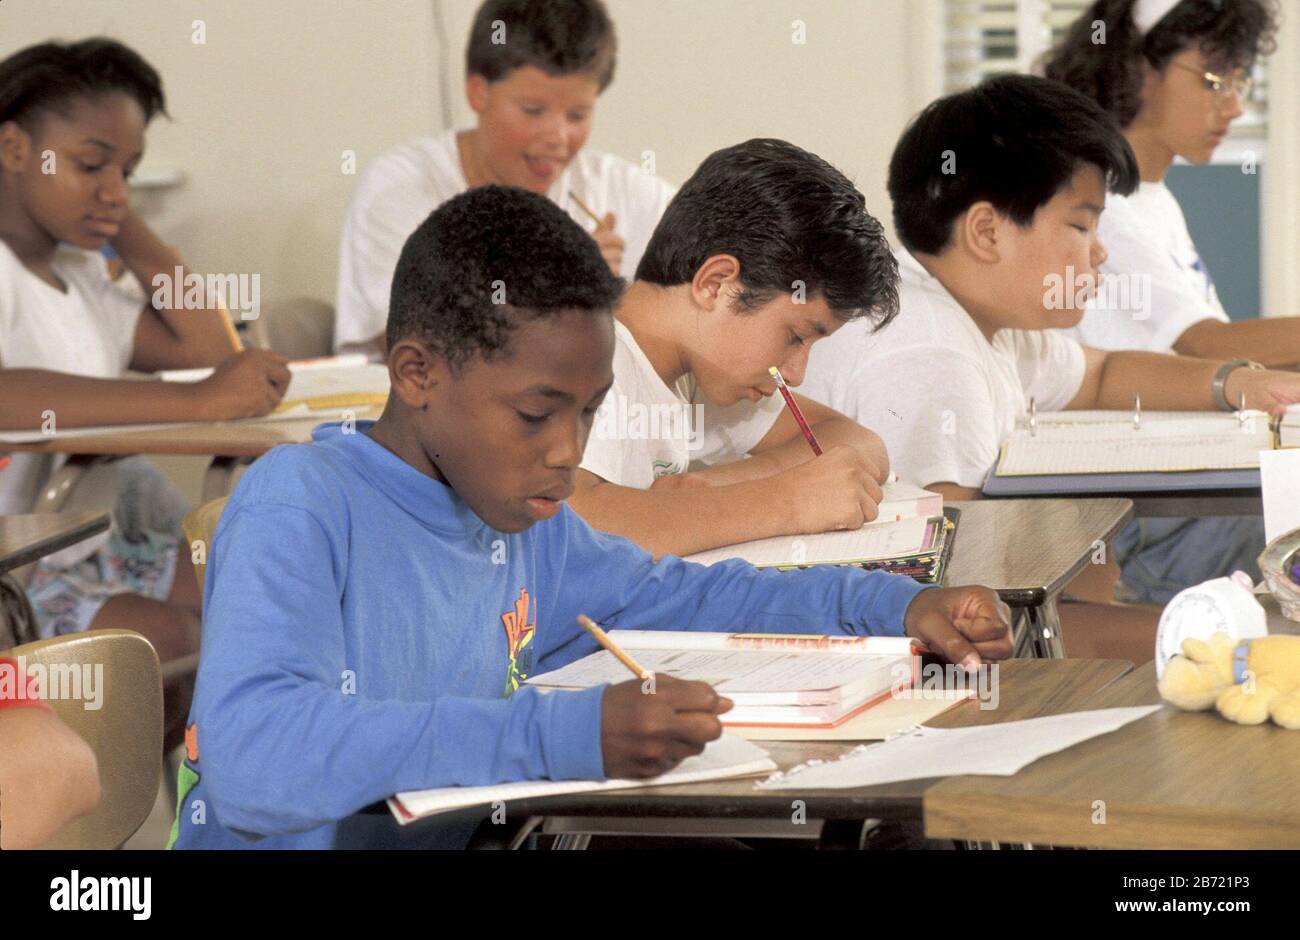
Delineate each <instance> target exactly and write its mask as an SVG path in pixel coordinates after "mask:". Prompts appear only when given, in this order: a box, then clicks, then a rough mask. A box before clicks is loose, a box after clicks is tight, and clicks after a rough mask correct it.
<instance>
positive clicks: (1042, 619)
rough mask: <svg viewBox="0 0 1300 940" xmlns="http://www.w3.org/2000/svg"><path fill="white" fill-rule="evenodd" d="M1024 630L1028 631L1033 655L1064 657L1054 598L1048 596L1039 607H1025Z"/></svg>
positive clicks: (1043, 657)
mask: <svg viewBox="0 0 1300 940" xmlns="http://www.w3.org/2000/svg"><path fill="white" fill-rule="evenodd" d="M1025 613H1026V615H1027V618H1026V619H1027V623H1026V624H1025V628H1026V630H1027V631H1028V632H1029V634H1030V636H1029V642H1030V643H1031V645H1032V647H1033V650H1034V656H1035V657H1036V658H1038V659H1064V658H1065V646H1064V644H1063V643H1062V642H1061V620H1060V618H1059V617H1058V616H1057V613H1056V598H1054V597H1049V598H1048V599H1047V600H1046V601H1045V602H1044V603H1043V604H1042V605H1041V606H1039V607H1029V608H1026V610H1025Z"/></svg>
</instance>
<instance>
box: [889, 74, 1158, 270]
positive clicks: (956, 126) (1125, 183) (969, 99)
mask: <svg viewBox="0 0 1300 940" xmlns="http://www.w3.org/2000/svg"><path fill="white" fill-rule="evenodd" d="M1084 166H1095V167H1096V168H1097V169H1098V170H1100V171H1101V174H1102V176H1103V177H1104V178H1105V180H1106V188H1107V189H1108V190H1110V191H1111V192H1114V193H1119V194H1121V195H1128V194H1129V193H1131V192H1133V190H1135V189H1136V188H1137V186H1138V183H1139V181H1140V176H1139V172H1138V164H1137V158H1136V157H1135V156H1134V155H1133V150H1132V148H1130V147H1129V145H1128V141H1126V140H1125V139H1124V134H1123V132H1122V131H1121V130H1120V127H1119V124H1118V123H1117V122H1116V121H1115V119H1114V118H1113V117H1111V115H1109V114H1107V113H1106V112H1105V111H1103V110H1102V109H1101V106H1100V105H1098V104H1097V103H1096V102H1095V101H1093V100H1092V99H1091V98H1089V97H1087V96H1086V95H1083V94H1080V93H1079V92H1077V91H1075V90H1074V89H1073V88H1069V87H1067V86H1066V85H1062V84H1061V83H1059V82H1054V81H1051V80H1049V79H1046V78H1036V77H1034V76H1032V75H1000V76H998V77H996V78H990V79H986V80H985V81H983V82H981V83H980V84H979V85H977V86H975V87H974V88H971V89H968V90H967V91H962V92H958V93H956V94H952V95H948V96H946V97H943V98H940V99H938V100H937V101H934V102H931V103H930V105H929V106H928V107H926V108H925V110H924V111H922V112H921V113H920V114H919V115H918V116H917V117H916V118H915V119H913V121H912V123H911V124H910V125H908V128H907V130H905V131H904V132H903V136H902V137H901V138H899V141H898V145H897V146H896V147H894V155H893V157H892V158H891V159H890V161H889V195H890V198H891V199H892V200H893V202H894V227H895V228H896V229H897V230H898V237H899V240H900V241H902V243H903V245H904V246H905V247H906V248H907V249H908V250H909V251H920V252H924V253H926V254H932V255H934V254H939V253H940V252H942V251H943V249H944V248H945V247H946V246H947V245H948V242H949V239H950V238H951V235H952V225H953V222H954V220H956V219H957V218H958V216H960V215H961V214H962V213H964V212H965V211H966V210H967V209H969V208H970V207H971V206H972V205H974V204H975V203H977V202H985V201H987V202H989V203H992V205H993V207H994V208H995V209H997V211H998V212H1000V213H1001V214H1002V215H1004V216H1006V217H1007V218H1010V219H1012V220H1013V221H1014V222H1016V224H1018V225H1020V226H1022V227H1027V226H1028V225H1029V224H1030V223H1032V222H1033V220H1034V214H1035V213H1036V212H1037V211H1038V210H1039V208H1040V207H1042V206H1043V205H1045V204H1046V203H1047V202H1049V201H1051V199H1052V197H1053V196H1055V195H1056V194H1057V193H1058V192H1060V191H1061V189H1063V188H1064V187H1065V186H1067V185H1069V183H1070V180H1072V179H1073V178H1074V175H1075V174H1076V173H1077V172H1078V171H1079V169H1080V168H1082V167H1084Z"/></svg>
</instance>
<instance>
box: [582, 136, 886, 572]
mask: <svg viewBox="0 0 1300 940" xmlns="http://www.w3.org/2000/svg"><path fill="white" fill-rule="evenodd" d="M897 280H898V273H897V269H896V267H895V264H894V259H893V257H892V255H891V254H890V252H889V245H888V243H887V242H886V240H885V236H884V233H883V230H882V228H881V225H880V223H879V222H877V221H876V220H875V219H874V218H872V217H871V215H870V214H869V213H868V212H867V210H866V201H865V200H864V199H863V197H862V194H861V193H860V192H858V190H857V189H855V188H854V186H853V184H852V183H851V182H849V180H848V179H847V178H845V177H844V175H843V174H842V173H840V172H839V171H838V170H836V169H835V168H834V167H832V166H831V165H830V164H829V163H827V162H826V161H824V160H822V159H821V158H820V157H817V156H815V155H814V154H811V153H808V152H807V151H805V150H801V149H800V148H799V147H796V146H795V145H794V144H790V143H787V142H785V141H782V140H764V139H758V140H751V141H747V142H745V143H743V144H737V145H736V146H734V147H728V148H727V149H725V150H720V151H718V152H717V153H714V154H712V155H711V156H709V157H708V158H707V159H706V160H705V161H704V162H703V163H702V164H701V165H700V167H699V169H697V170H696V171H695V173H694V174H693V175H692V176H691V178H690V179H689V180H687V181H686V183H685V184H683V186H682V188H681V190H680V191H679V192H678V193H677V195H676V196H675V197H674V198H673V201H672V203H671V204H670V205H669V206H668V209H667V211H666V212H665V213H664V217H663V219H662V220H661V221H660V223H659V227H658V228H657V229H655V233H654V236H653V237H652V238H651V239H650V244H649V245H648V246H647V248H646V252H645V256H644V257H643V258H642V259H641V264H640V266H639V267H638V268H637V272H636V281H635V282H634V283H633V284H632V286H631V287H630V288H629V289H628V291H627V294H626V295H625V296H624V298H623V301H622V303H621V304H620V306H619V309H618V311H617V314H616V320H615V330H616V340H617V345H616V348H615V353H614V376H615V381H614V386H613V388H611V389H610V392H609V394H608V395H607V396H606V398H605V400H604V402H603V403H602V405H601V408H600V411H599V413H598V414H597V416H596V422H595V424H594V426H593V428H592V433H591V437H590V439H589V440H588V442H587V449H586V451H585V453H584V455H583V460H582V469H581V470H580V471H579V473H578V488H577V492H576V493H575V494H574V496H573V499H572V505H573V507H574V509H576V510H577V511H578V512H579V513H580V514H582V515H583V516H584V517H585V518H586V519H587V521H588V522H590V523H591V524H592V525H593V526H595V527H596V528H598V529H603V530H605V531H608V532H614V533H616V534H618V535H622V536H625V537H627V538H630V539H632V540H633V541H634V542H637V543H638V544H640V545H642V546H644V547H645V548H648V549H650V550H651V551H652V552H654V553H656V554H673V555H684V554H689V553H691V552H697V551H702V550H704V549H707V548H714V547H717V546H720V545H730V544H734V543H736V542H742V541H746V540H748V539H757V538H765V537H768V536H774V535H794V534H803V533H813V532H824V531H827V530H830V529H838V528H856V527H858V526H860V525H862V524H863V523H864V522H868V521H870V520H872V519H874V518H875V517H876V512H877V509H876V507H877V504H878V503H879V501H880V498H881V492H880V483H881V482H882V481H883V480H884V479H885V476H886V474H887V473H888V471H889V461H888V458H887V456H886V454H885V450H884V447H883V445H882V444H881V442H880V439H879V438H878V437H877V436H876V435H874V434H872V433H871V432H870V431H868V430H866V429H865V428H862V427H860V426H858V425H857V424H855V423H854V422H853V421H851V420H849V419H848V418H846V417H845V416H843V415H840V414H837V413H835V412H834V411H832V410H831V409H829V408H826V407H824V406H822V405H818V404H816V403H815V402H812V401H809V400H808V399H806V398H803V397H801V396H795V398H796V400H797V401H798V402H799V403H800V406H801V408H802V410H803V412H804V416H805V417H806V419H807V420H808V422H809V423H810V424H811V426H812V429H813V432H814V434H815V435H816V437H817V439H818V442H819V444H820V446H821V447H822V448H824V453H823V455H822V456H821V457H818V458H816V459H813V451H812V449H811V448H810V446H809V444H808V442H807V441H806V440H805V439H804V437H803V435H802V433H801V431H800V429H799V426H798V424H797V423H796V421H795V419H794V418H793V417H792V416H791V415H790V414H789V412H788V411H787V410H786V409H785V407H784V404H783V399H782V397H781V396H780V395H779V394H777V393H776V385H775V381H774V379H773V378H772V376H771V375H770V374H769V372H768V370H769V368H771V367H772V366H776V367H778V368H779V369H780V370H781V373H782V375H783V377H784V378H785V380H786V382H787V383H788V384H790V385H792V386H794V385H798V384H799V383H800V382H801V381H802V380H803V374H804V369H805V368H806V366H807V362H808V350H809V349H810V348H811V347H812V345H813V344H814V343H815V342H817V341H818V340H819V339H820V338H821V337H823V336H828V335H830V334H831V333H833V332H835V331H836V330H837V329H839V328H840V327H841V326H842V325H843V324H844V323H846V322H849V321H855V320H861V321H864V322H867V323H869V324H870V325H871V326H872V327H873V328H874V327H879V326H881V325H883V324H884V323H887V322H888V321H889V320H890V319H891V318H892V317H893V315H894V314H895V312H896V311H897V302H898V295H897Z"/></svg>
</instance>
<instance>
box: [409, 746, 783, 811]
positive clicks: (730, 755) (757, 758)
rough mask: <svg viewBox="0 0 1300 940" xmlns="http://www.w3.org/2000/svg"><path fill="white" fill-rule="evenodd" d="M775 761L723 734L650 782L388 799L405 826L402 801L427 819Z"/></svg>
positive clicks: (535, 785)
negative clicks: (471, 808) (496, 804)
mask: <svg viewBox="0 0 1300 940" xmlns="http://www.w3.org/2000/svg"><path fill="white" fill-rule="evenodd" d="M775 769H776V763H775V762H774V761H773V760H772V758H770V757H768V755H767V751H765V750H763V749H762V748H761V747H759V746H758V745H756V744H751V743H750V742H749V741H746V740H744V739H742V738H737V737H735V736H733V735H729V734H724V735H723V736H722V737H720V738H719V739H718V740H716V741H710V742H709V743H708V744H707V745H705V748H704V752H703V753H702V754H698V755H696V756H695V757H688V758H686V759H685V760H684V761H682V762H681V763H680V764H678V765H677V767H676V768H675V769H673V770H671V771H669V772H668V773H666V774H663V775H661V776H658V777H653V778H651V779H649V780H606V781H603V782H601V781H595V780H526V781H521V782H519V783H503V784H497V785H495V786H486V787H438V788H436V789H432V790H416V791H411V792H407V793H399V794H397V795H396V797H394V798H393V799H392V800H389V809H390V810H392V813H393V815H394V816H395V817H397V821H398V822H400V823H402V824H403V825H405V824H406V823H408V822H412V821H413V820H412V819H411V818H410V817H408V816H406V815H404V814H403V813H401V812H400V811H399V810H398V808H397V807H395V806H394V805H393V803H394V802H397V803H399V804H400V805H401V807H402V808H404V809H405V810H406V811H407V813H409V814H410V816H413V817H423V816H429V815H433V814H435V813H446V812H450V811H452V810H456V809H464V808H465V807H469V806H482V805H490V804H492V803H494V802H496V801H498V800H501V801H509V800H525V799H534V798H537V797H544V796H560V795H563V794H566V793H584V792H588V791H593V790H600V791H603V790H623V789H630V788H632V787H659V786H667V785H669V784H674V783H697V782H699V781H701V780H723V779H726V778H727V777H743V776H747V775H749V774H758V773H767V772H769V771H773V770H775Z"/></svg>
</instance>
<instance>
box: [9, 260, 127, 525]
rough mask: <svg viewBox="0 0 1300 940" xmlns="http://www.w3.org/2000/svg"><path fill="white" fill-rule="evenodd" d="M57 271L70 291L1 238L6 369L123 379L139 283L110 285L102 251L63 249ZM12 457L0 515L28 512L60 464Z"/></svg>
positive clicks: (37, 457)
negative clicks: (25, 261) (28, 265)
mask: <svg viewBox="0 0 1300 940" xmlns="http://www.w3.org/2000/svg"><path fill="white" fill-rule="evenodd" d="M54 271H55V273H57V274H58V275H59V278H60V279H61V280H62V281H63V283H64V284H66V285H67V292H66V293H64V292H63V291H60V290H58V289H57V288H55V287H52V286H51V285H49V284H47V283H45V282H44V281H42V280H41V279H40V278H38V277H37V276H36V275H35V274H33V273H32V272H30V271H28V270H27V269H26V268H25V267H23V265H22V262H21V261H19V260H18V258H17V257H15V256H14V254H13V252H12V251H10V250H9V246H8V245H6V244H4V242H2V241H0V369H48V370H50V371H53V372H68V373H72V374H74V375H82V376H87V377H89V378H101V379H107V378H118V377H119V376H121V375H122V373H123V372H125V371H126V369H127V366H128V365H129V364H130V362H131V355H132V351H133V349H134V348H135V329H136V324H137V323H138V321H139V319H140V312H141V311H142V310H143V309H144V303H145V298H144V294H143V292H142V291H140V290H138V285H137V284H136V283H135V282H134V279H133V278H124V279H123V283H122V284H121V285H119V284H114V283H113V282H112V281H111V280H109V276H108V268H107V266H106V264H105V262H104V258H103V256H102V255H100V254H98V253H97V252H92V251H82V250H81V249H78V248H72V247H70V246H61V247H60V248H59V250H58V253H57V255H56V256H55V260H54ZM133 288H135V289H133ZM54 417H55V421H56V422H57V421H58V415H57V414H56V415H55V416H54ZM0 450H3V445H0ZM11 459H12V462H11V463H10V464H9V466H8V467H6V468H5V469H3V470H0V515H3V514H6V513H24V512H30V511H31V507H32V503H33V501H34V500H35V498H36V494H37V492H38V491H39V489H40V487H41V486H42V485H43V484H44V482H45V480H46V478H47V477H48V476H49V474H50V472H51V470H52V469H53V467H54V465H55V462H54V458H53V455H46V454H13V455H12V458H11Z"/></svg>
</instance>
